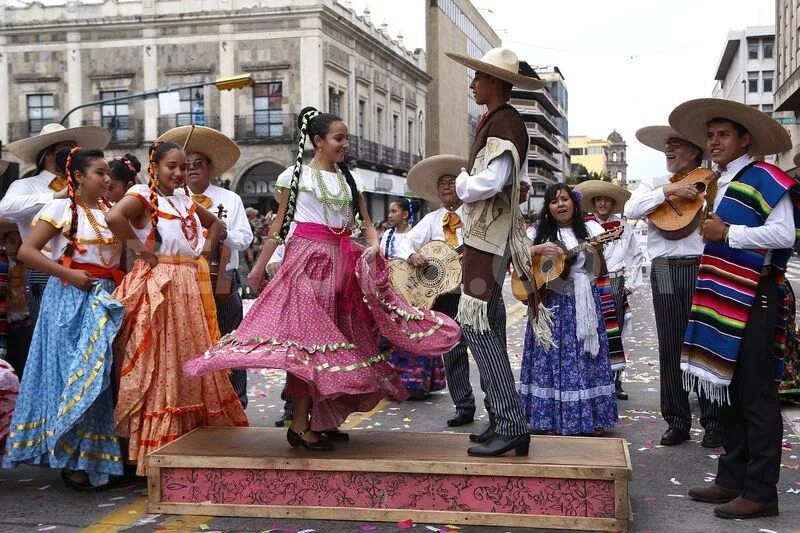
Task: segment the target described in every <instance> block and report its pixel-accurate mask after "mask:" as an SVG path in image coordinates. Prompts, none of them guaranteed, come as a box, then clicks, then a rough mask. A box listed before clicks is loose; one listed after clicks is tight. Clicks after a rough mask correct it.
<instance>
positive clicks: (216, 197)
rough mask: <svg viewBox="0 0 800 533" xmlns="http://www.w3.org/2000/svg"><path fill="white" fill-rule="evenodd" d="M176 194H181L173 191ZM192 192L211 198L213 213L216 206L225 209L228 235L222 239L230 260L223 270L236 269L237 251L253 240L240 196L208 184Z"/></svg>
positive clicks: (245, 247)
mask: <svg viewBox="0 0 800 533" xmlns="http://www.w3.org/2000/svg"><path fill="white" fill-rule="evenodd" d="M175 193H176V194H181V193H180V192H178V191H175ZM192 194H204V195H206V196H208V197H209V198H211V200H213V203H212V204H211V207H209V208H208V210H209V211H211V212H212V213H213V214H215V215H216V214H217V206H219V204H222V206H223V207H224V208H225V210H226V211H227V213H226V215H225V218H224V222H225V225H226V226H227V231H228V236H227V237H225V240H224V241H223V242H224V244H225V246H227V247H228V248H230V249H231V251H232V252H233V253H231V260H230V262H229V263H228V266H227V267H225V270H236V269H238V268H239V252H244V251H245V250H247V249H248V248H249V247H250V244H251V243H252V242H253V230H252V229H251V228H250V222H249V221H248V220H247V214H245V212H244V204H243V203H242V199H241V197H240V196H239V195H238V194H236V193H235V192H233V191H229V190H228V189H223V188H222V187H217V186H216V185H214V184H209V186H208V188H207V189H206V190H205V191H204V192H202V193H198V192H194V191H192Z"/></svg>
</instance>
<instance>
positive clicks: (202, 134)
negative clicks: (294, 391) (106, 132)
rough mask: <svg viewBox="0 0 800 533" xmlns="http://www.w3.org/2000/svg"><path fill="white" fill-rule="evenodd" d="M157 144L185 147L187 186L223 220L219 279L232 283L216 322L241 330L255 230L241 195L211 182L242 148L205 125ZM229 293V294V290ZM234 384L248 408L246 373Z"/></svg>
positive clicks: (220, 300) (223, 328)
mask: <svg viewBox="0 0 800 533" xmlns="http://www.w3.org/2000/svg"><path fill="white" fill-rule="evenodd" d="M158 141H162V142H164V141H172V142H175V143H178V144H180V145H181V146H183V145H184V144H185V146H184V151H185V152H186V166H187V169H186V185H187V186H188V188H189V190H190V192H191V194H192V199H193V200H194V201H195V202H196V203H197V204H199V205H200V206H202V207H204V208H205V209H207V210H209V211H211V212H212V213H216V214H218V216H221V217H222V218H223V223H224V224H225V226H226V233H225V235H224V236H223V238H222V239H220V242H221V243H222V246H224V247H227V248H228V249H229V250H230V260H229V261H228V263H227V265H219V272H220V276H218V278H217V279H218V280H219V279H220V277H222V276H224V275H225V274H227V276H225V277H226V278H227V279H230V280H231V287H230V291H231V292H230V294H229V295H228V294H222V295H220V294H217V293H215V301H216V304H217V320H218V322H219V330H220V334H221V335H225V334H227V333H230V332H231V331H233V330H235V329H236V328H237V327H239V323H240V322H241V321H242V318H243V311H242V297H241V295H240V294H239V286H240V281H239V271H238V270H239V252H244V251H245V250H247V249H248V248H249V247H250V243H252V242H253V230H252V229H251V227H250V222H248V220H247V215H246V214H245V210H244V204H243V203H242V199H241V198H240V197H239V195H238V194H236V193H234V192H233V191H229V190H228V189H223V188H222V187H218V186H217V185H214V184H213V183H211V179H212V178H218V177H219V176H221V175H222V174H224V173H225V172H227V171H228V170H230V169H231V167H233V165H234V164H236V161H237V160H238V159H239V154H240V152H239V147H238V146H237V145H236V143H235V142H233V141H232V140H231V139H230V138H229V137H228V136H227V135H225V134H224V133H222V132H219V131H217V130H215V129H212V128H207V127H205V126H179V127H177V128H173V129H171V130H169V131H168V132H166V133H164V134H163V135H162V136H161V137H159V138H158ZM226 292H227V291H226ZM230 378H231V384H232V385H233V389H234V390H235V391H236V395H237V396H238V397H239V401H240V402H241V404H242V407H245V408H247V372H246V371H245V370H240V369H233V370H232V371H231V376H230Z"/></svg>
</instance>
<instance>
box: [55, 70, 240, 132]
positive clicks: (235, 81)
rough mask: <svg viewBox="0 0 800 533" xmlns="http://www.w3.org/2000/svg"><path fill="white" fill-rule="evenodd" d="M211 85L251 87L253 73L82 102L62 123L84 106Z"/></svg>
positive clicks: (63, 118) (237, 87) (236, 87)
mask: <svg viewBox="0 0 800 533" xmlns="http://www.w3.org/2000/svg"><path fill="white" fill-rule="evenodd" d="M209 85H214V86H216V87H217V90H220V91H230V90H231V89H241V88H243V87H250V86H251V85H253V75H252V74H239V75H236V76H229V77H227V78H218V79H216V80H214V81H209V82H206V83H193V84H191V85H182V86H180V87H167V88H162V89H150V90H149V91H143V92H140V93H135V94H131V95H128V96H119V97H117V98H109V99H108V100H97V101H96V102H87V103H85V104H81V105H79V106H75V107H73V108H72V109H70V110H69V111H67V113H66V114H65V115H64V116H63V117H61V121H60V123H61V124H64V123H66V121H67V119H68V118H69V116H70V115H71V114H72V113H73V112H75V111H77V110H78V109H83V108H84V107H92V106H96V105H103V104H112V103H114V102H122V101H124V100H133V99H136V98H149V97H151V96H158V95H159V94H163V93H171V92H174V91H180V90H182V89H199V88H201V87H208V86H209Z"/></svg>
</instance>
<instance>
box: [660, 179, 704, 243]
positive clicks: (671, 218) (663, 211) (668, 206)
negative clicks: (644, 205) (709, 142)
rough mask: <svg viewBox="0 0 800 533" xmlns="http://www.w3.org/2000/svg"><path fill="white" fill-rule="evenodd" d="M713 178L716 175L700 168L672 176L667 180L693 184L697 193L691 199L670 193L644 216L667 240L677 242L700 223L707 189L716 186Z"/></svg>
mask: <svg viewBox="0 0 800 533" xmlns="http://www.w3.org/2000/svg"><path fill="white" fill-rule="evenodd" d="M717 179H719V174H717V173H716V172H714V171H713V170H711V169H710V168H704V167H699V168H696V169H694V170H692V171H691V172H689V173H688V174H686V175H685V176H683V177H680V176H673V177H672V179H670V181H671V182H672V183H681V184H687V185H694V186H695V188H696V189H697V192H698V195H697V196H696V197H695V198H694V199H693V200H689V199H687V198H681V197H679V196H676V195H670V196H668V197H667V198H666V199H665V200H664V202H663V203H662V204H661V205H660V206H658V207H657V208H656V209H655V211H653V212H652V213H650V214H649V215H647V218H648V219H650V222H651V223H652V224H653V225H654V226H655V227H657V228H658V229H659V230H660V231H661V235H662V236H663V237H664V238H665V239H667V240H670V241H677V240H679V239H683V238H684V237H688V236H689V235H691V234H692V233H693V232H694V231H695V230H696V229H697V228H698V227H699V226H700V223H701V222H702V218H703V204H705V203H706V196H707V195H708V193H709V191H710V190H712V189H713V188H715V187H716V182H717ZM711 200H712V201H713V198H712V199H711Z"/></svg>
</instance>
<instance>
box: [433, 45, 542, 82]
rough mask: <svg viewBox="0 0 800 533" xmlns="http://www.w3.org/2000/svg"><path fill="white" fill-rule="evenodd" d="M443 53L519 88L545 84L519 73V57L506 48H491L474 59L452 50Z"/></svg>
mask: <svg viewBox="0 0 800 533" xmlns="http://www.w3.org/2000/svg"><path fill="white" fill-rule="evenodd" d="M445 55H446V56H447V57H449V58H450V59H452V60H453V61H455V62H456V63H461V64H462V65H464V66H465V67H468V68H471V69H472V70H475V71H478V72H485V73H486V74H489V75H490V76H494V77H495V78H500V79H501V80H503V81H507V82H508V83H510V84H512V85H514V86H515V87H519V88H521V89H528V90H530V91H535V90H536V89H541V88H542V87H544V86H545V85H547V82H545V81H542V80H537V79H536V78H531V77H530V76H523V75H522V74H520V73H519V58H518V57H517V54H515V53H514V52H512V51H511V50H509V49H508V48H492V49H491V50H489V51H488V52H486V53H485V54H484V55H483V57H482V58H480V59H474V58H472V57H469V56H465V55H461V54H456V53H454V52H445Z"/></svg>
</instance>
